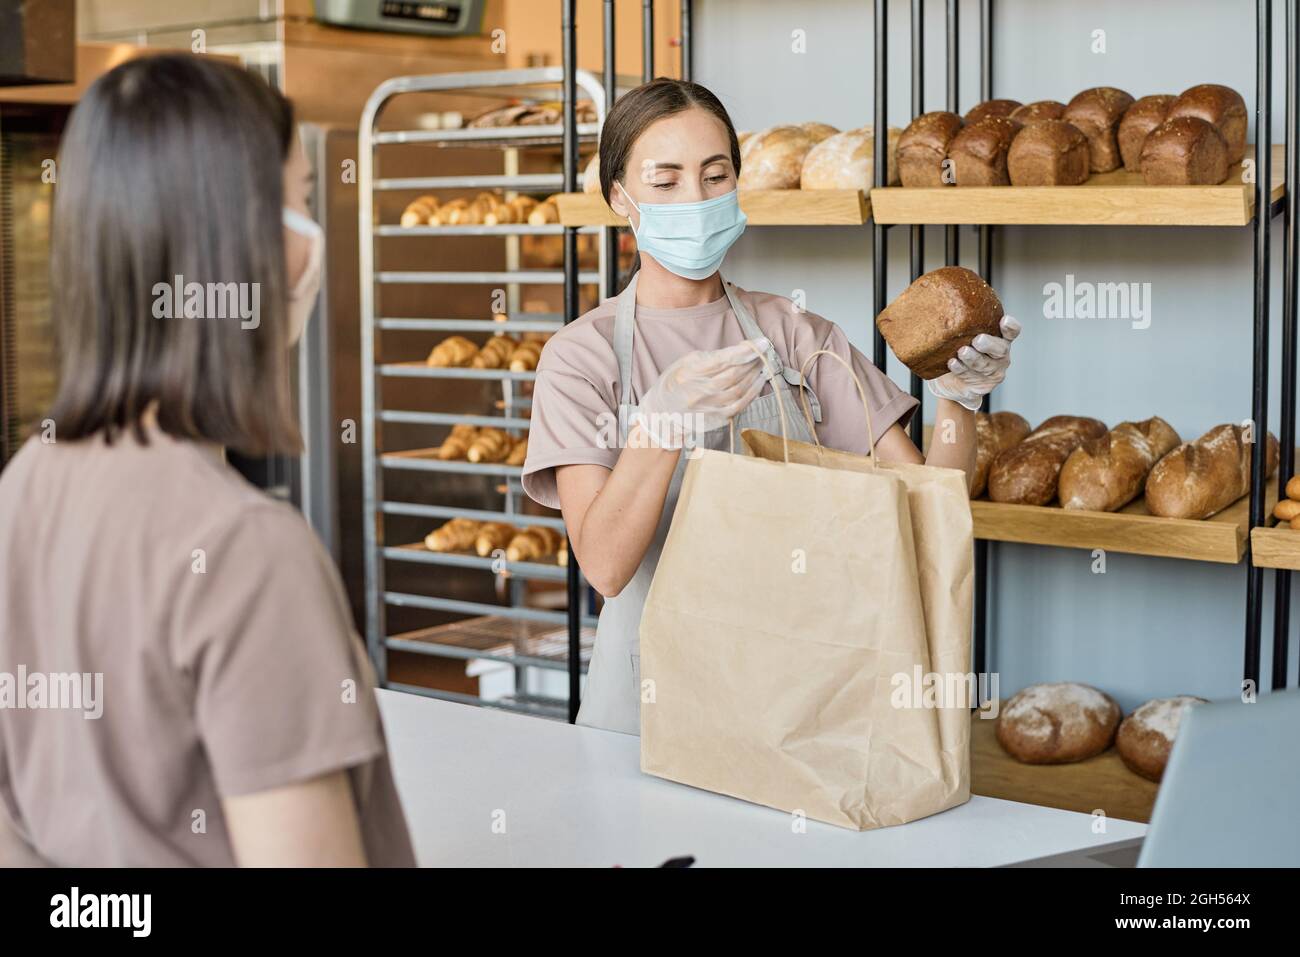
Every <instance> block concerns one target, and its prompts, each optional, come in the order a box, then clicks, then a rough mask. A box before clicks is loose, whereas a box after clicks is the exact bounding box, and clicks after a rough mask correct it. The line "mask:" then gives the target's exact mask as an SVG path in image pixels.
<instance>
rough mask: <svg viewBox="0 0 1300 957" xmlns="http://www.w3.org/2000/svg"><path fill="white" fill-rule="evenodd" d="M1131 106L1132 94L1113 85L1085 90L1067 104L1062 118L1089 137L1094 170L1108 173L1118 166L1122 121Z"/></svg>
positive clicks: (1089, 152)
mask: <svg viewBox="0 0 1300 957" xmlns="http://www.w3.org/2000/svg"><path fill="white" fill-rule="evenodd" d="M1132 105H1133V97H1131V96H1129V95H1128V94H1127V93H1125V92H1124V91H1123V90H1117V89H1115V87H1113V86H1097V87H1093V88H1092V89H1090V90H1084V91H1083V92H1082V93H1080V94H1078V95H1077V96H1075V98H1074V99H1072V100H1071V101H1070V102H1069V103H1068V104H1067V105H1066V107H1065V113H1064V115H1063V116H1062V117H1061V119H1063V120H1065V121H1066V122H1067V123H1073V124H1074V125H1075V126H1077V127H1078V128H1079V132H1080V133H1082V134H1083V135H1084V136H1086V137H1088V155H1089V157H1090V163H1091V169H1092V172H1094V173H1109V172H1110V171H1111V170H1113V169H1118V168H1119V164H1120V155H1119V140H1118V138H1117V134H1118V132H1119V122H1120V120H1121V119H1123V117H1124V113H1125V111H1127V110H1128V108H1129V107H1130V106H1132Z"/></svg>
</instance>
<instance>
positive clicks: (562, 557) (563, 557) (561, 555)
mask: <svg viewBox="0 0 1300 957" xmlns="http://www.w3.org/2000/svg"><path fill="white" fill-rule="evenodd" d="M555 564H557V565H559V566H560V567H561V568H563V567H565V566H566V565H568V564H569V540H568V538H563V539H561V540H560V547H559V549H558V550H557V551H556V552H555Z"/></svg>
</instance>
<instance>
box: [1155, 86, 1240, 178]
mask: <svg viewBox="0 0 1300 957" xmlns="http://www.w3.org/2000/svg"><path fill="white" fill-rule="evenodd" d="M1180 116H1195V117H1198V118H1200V119H1202V120H1205V121H1206V122H1208V123H1212V124H1213V125H1214V128H1215V129H1217V130H1218V131H1219V135H1220V136H1222V137H1223V141H1224V142H1225V143H1227V144H1228V162H1229V163H1240V162H1241V160H1242V157H1244V156H1245V155H1246V101H1245V100H1243V99H1242V98H1241V94H1240V93H1238V92H1237V91H1236V90H1234V89H1232V87H1229V86H1220V85H1219V84H1217V83H1202V84H1201V85H1200V86H1194V87H1192V88H1191V89H1190V90H1184V91H1183V92H1182V93H1180V94H1179V95H1178V99H1176V100H1174V102H1173V103H1172V104H1171V105H1170V107H1169V115H1168V116H1167V117H1166V119H1170V120H1173V119H1177V118H1178V117H1180Z"/></svg>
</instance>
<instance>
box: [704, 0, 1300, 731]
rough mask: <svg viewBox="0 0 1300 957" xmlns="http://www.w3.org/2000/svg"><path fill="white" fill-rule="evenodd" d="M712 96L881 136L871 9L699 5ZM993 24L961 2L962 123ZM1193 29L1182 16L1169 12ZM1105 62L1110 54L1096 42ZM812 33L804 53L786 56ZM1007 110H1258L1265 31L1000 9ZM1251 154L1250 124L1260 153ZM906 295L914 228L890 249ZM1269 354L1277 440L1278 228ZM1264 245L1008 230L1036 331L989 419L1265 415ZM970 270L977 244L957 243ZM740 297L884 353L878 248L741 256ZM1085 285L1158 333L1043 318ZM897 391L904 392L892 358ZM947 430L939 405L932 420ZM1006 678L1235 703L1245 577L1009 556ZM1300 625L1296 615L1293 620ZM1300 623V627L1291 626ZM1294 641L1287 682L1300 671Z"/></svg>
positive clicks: (1171, 564) (814, 235) (1023, 309)
mask: <svg viewBox="0 0 1300 957" xmlns="http://www.w3.org/2000/svg"><path fill="white" fill-rule="evenodd" d="M695 6H696V10H697V13H696V37H697V44H698V46H697V49H696V53H695V64H696V77H697V79H699V80H700V82H702V83H704V84H705V85H707V86H709V87H710V88H712V89H713V90H714V92H716V93H717V94H718V95H719V96H720V97H721V98H722V100H723V101H724V103H726V105H727V107H728V109H729V110H730V111H731V114H732V118H733V120H734V121H735V123H736V125H737V126H738V127H739V128H742V129H755V128H761V127H763V126H766V125H770V124H772V123H778V122H791V121H800V120H810V119H816V120H823V121H825V122H829V123H833V124H835V125H837V126H840V127H849V126H856V125H861V124H864V123H870V122H872V108H873V75H874V66H873V50H874V46H873V42H874V41H873V36H874V34H873V26H872V6H873V4H872V3H871V2H870V0H802V2H799V3H789V2H785V3H774V2H765V0H696V4H695ZM1274 6H1275V7H1276V8H1277V11H1276V12H1277V22H1276V25H1275V28H1274V38H1275V53H1274V64H1275V67H1274V75H1275V77H1276V78H1277V82H1276V83H1275V88H1274V94H1273V109H1274V116H1275V122H1274V123H1272V124H1270V125H1271V126H1272V127H1273V136H1274V140H1275V142H1276V141H1277V140H1278V139H1279V138H1280V137H1281V135H1282V131H1283V123H1282V109H1283V90H1282V78H1283V72H1284V63H1285V61H1284V59H1283V58H1284V52H1285V51H1284V47H1283V26H1282V7H1283V5H1282V4H1275V5H1274ZM889 7H890V24H889V28H890V69H889V74H890V87H889V118H890V123H891V125H897V126H903V125H906V122H907V120H908V119H909V118H910V113H911V111H910V98H911V91H910V63H909V50H910V41H909V30H910V26H909V12H910V3H905V2H901V0H894V2H891V3H890V4H889ZM978 13H979V11H978V4H977V3H976V2H973V0H963V2H962V4H961V20H962V25H963V39H962V49H961V55H962V61H963V62H962V86H961V108H962V109H963V110H965V109H967V108H969V107H970V106H971V105H973V104H974V103H975V102H976V101H977V100H978V83H979V74H978V52H979V47H978V25H979V23H978ZM1174 13H1176V16H1171V14H1174ZM926 17H927V23H926V27H927V43H926V56H927V65H928V71H927V72H928V79H927V83H926V94H927V96H926V103H925V107H926V109H941V108H943V107H944V105H945V104H944V102H943V98H944V63H945V59H944V4H943V3H942V2H938V0H930V2H928V3H927V6H926ZM1098 29H1100V30H1105V31H1106V52H1105V53H1104V54H1097V53H1093V52H1091V50H1090V47H1091V45H1092V43H1093V31H1094V30H1098ZM794 30H802V31H804V36H805V37H806V43H807V52H806V53H803V54H798V53H793V52H792V51H791V44H792V31H794ZM994 60H995V67H994V77H993V85H994V95H995V96H1008V97H1013V98H1015V99H1019V100H1022V101H1029V100H1034V99H1044V98H1053V99H1059V100H1062V101H1065V100H1068V99H1069V98H1070V97H1071V96H1072V95H1073V94H1074V93H1076V92H1078V91H1079V90H1081V89H1084V88H1086V87H1089V86H1096V85H1100V84H1106V85H1112V86H1119V87H1121V88H1123V89H1126V90H1127V91H1128V92H1130V93H1132V94H1133V95H1134V96H1141V95H1144V94H1147V93H1161V92H1168V93H1177V92H1180V91H1181V90H1182V89H1184V88H1186V87H1188V86H1191V85H1193V84H1195V83H1205V82H1217V83H1225V84H1228V85H1230V86H1232V87H1234V88H1235V89H1237V90H1238V91H1240V92H1241V94H1242V95H1243V96H1244V97H1245V98H1246V102H1247V107H1248V109H1249V110H1251V111H1252V116H1253V109H1254V100H1255V80H1254V77H1255V17H1254V4H1253V3H1250V2H1249V0H1218V2H1215V0H1186V2H1181V3H1177V4H1174V3H1165V2H1161V3H1146V4H1135V3H1132V2H1118V0H1096V2H1094V3H1091V4H1086V5H1073V4H1066V3H1063V2H1058V0H1047V2H1045V0H996V2H995V3H994ZM1251 136H1252V138H1253V121H1252V134H1251ZM891 233H892V235H891V236H890V276H889V295H890V297H891V298H892V297H893V296H894V295H896V294H897V293H898V292H899V291H901V290H902V289H903V287H904V286H905V285H906V284H907V280H908V252H907V230H906V228H900V229H896V230H892V231H891ZM1272 235H1273V245H1274V262H1275V268H1274V282H1273V315H1274V330H1275V331H1274V337H1273V355H1272V371H1271V373H1270V394H1271V396H1272V402H1271V408H1270V412H1269V416H1270V418H1269V422H1270V427H1271V428H1272V429H1273V430H1274V431H1276V423H1277V395H1278V382H1279V372H1278V368H1279V367H1278V362H1277V353H1278V350H1279V348H1280V346H1279V343H1280V338H1279V333H1278V331H1277V321H1278V314H1279V312H1280V305H1281V251H1282V246H1281V243H1282V232H1281V228H1280V225H1278V226H1275V228H1274V230H1273V234H1272ZM1252 236H1253V232H1252V230H1251V229H1250V228H1240V229H1228V228H1216V229H1174V228H1165V229H1157V228H1127V229H1118V228H1115V229H1112V228H1098V227H1092V228H1075V229H1071V228H1065V227H1046V228H1044V227H1039V228H1029V227H1003V228H999V229H998V230H997V231H996V240H995V258H994V286H995V288H996V289H997V290H998V292H999V294H1000V295H1001V297H1002V300H1003V303H1004V304H1005V306H1006V308H1007V311H1008V312H1009V313H1010V314H1012V315H1015V316H1017V317H1018V318H1020V319H1022V320H1023V321H1024V323H1025V332H1024V334H1023V336H1022V337H1021V339H1020V341H1019V342H1018V343H1017V345H1016V347H1015V361H1014V364H1013V367H1012V369H1011V371H1010V374H1009V377H1008V379H1007V382H1006V383H1005V384H1004V385H1003V386H1002V387H1001V388H1000V389H999V390H998V391H997V393H996V394H995V396H994V407H995V408H1000V409H1013V410H1015V411H1018V412H1020V413H1022V414H1023V415H1024V416H1025V417H1026V418H1028V419H1029V420H1030V421H1031V422H1032V423H1037V422H1038V421H1040V420H1042V419H1044V418H1046V417H1047V416H1049V415H1053V414H1057V413H1070V414H1079V415H1092V416H1095V417H1097V418H1100V419H1103V420H1105V421H1106V422H1107V423H1108V424H1110V425H1114V424H1115V423H1117V422H1119V421H1121V420H1123V419H1142V418H1146V417H1147V416H1150V415H1157V414H1158V415H1161V416H1163V417H1164V418H1165V419H1167V420H1168V421H1169V422H1170V423H1171V424H1172V425H1173V426H1174V427H1175V428H1176V429H1178V430H1179V432H1180V433H1181V434H1182V435H1183V437H1184V438H1188V439H1190V438H1195V437H1196V436H1197V435H1199V434H1201V433H1202V432H1204V431H1205V430H1206V429H1208V428H1209V427H1210V426H1212V425H1215V424H1217V423H1220V422H1227V421H1241V420H1242V419H1245V418H1248V417H1249V415H1250V385H1251V308H1252V306H1251V302H1252V300H1251V290H1252V269H1251V264H1252ZM927 246H928V248H927V254H928V268H935V267H937V266H940V265H942V264H943V260H942V257H943V235H942V230H941V229H940V228H938V227H935V228H932V229H931V230H929V231H928V235H927ZM962 252H963V260H964V264H965V265H967V266H970V267H971V268H975V265H976V263H975V238H974V232H973V230H972V229H970V228H966V229H963V230H962ZM726 271H727V274H728V276H729V278H732V279H734V280H735V281H736V282H738V283H739V284H741V285H742V286H748V287H751V288H763V289H767V290H771V291H773V292H780V293H784V294H787V295H788V294H789V293H790V291H791V290H793V289H803V290H806V292H807V296H808V308H809V309H811V310H812V311H815V312H819V313H821V314H823V315H826V316H827V317H829V318H831V319H833V320H835V321H836V322H838V323H839V324H840V325H841V326H843V327H844V328H845V329H846V330H847V332H848V333H849V336H850V338H851V339H852V340H853V341H854V343H855V344H856V345H857V346H858V347H859V348H861V349H863V350H864V351H866V352H868V354H870V345H871V328H872V318H873V317H872V300H871V289H872V269H871V230H870V229H869V228H861V229H854V228H848V227H845V228H836V229H817V230H800V229H798V228H787V229H754V230H750V231H749V232H748V233H747V234H746V235H745V237H744V238H743V239H742V240H741V242H740V243H739V244H738V246H737V248H736V250H735V251H734V252H733V253H732V254H731V256H730V257H729V258H728V262H727V265H726ZM1067 273H1073V274H1074V275H1075V276H1076V278H1077V279H1079V280H1092V281H1096V282H1141V283H1150V284H1151V293H1152V322H1151V325H1150V328H1147V329H1134V328H1132V326H1131V324H1130V323H1128V322H1125V321H1122V320H1059V319H1058V320H1051V319H1045V318H1043V298H1044V297H1043V287H1044V284H1046V283H1049V282H1062V281H1064V277H1065V275H1066V274H1067ZM889 371H890V374H891V375H892V376H893V377H894V380H895V381H896V382H898V383H899V384H900V385H901V386H903V387H904V388H906V384H907V372H906V370H905V369H904V368H903V367H902V366H901V365H899V364H898V363H897V362H896V361H895V360H894V359H893V358H892V356H891V359H890V367H889ZM930 408H931V411H932V409H933V403H930ZM992 553H993V557H992V560H991V567H992V569H993V584H992V587H991V591H990V600H991V607H992V609H993V611H992V615H991V619H990V632H989V635H990V664H991V667H992V668H993V669H994V670H996V671H998V672H999V673H1000V676H1001V688H1002V691H1003V693H1010V692H1011V691H1014V690H1015V689H1018V688H1020V687H1022V686H1023V685H1025V684H1028V683H1031V682H1034V681H1049V680H1076V681H1085V682H1089V683H1092V684H1095V685H1097V686H1099V687H1101V688H1103V689H1105V690H1107V691H1109V692H1111V693H1112V694H1114V695H1115V696H1116V697H1117V698H1118V699H1119V701H1120V703H1121V705H1123V706H1124V707H1125V708H1132V707H1134V706H1136V705H1137V704H1140V703H1141V702H1142V701H1144V700H1146V699H1147V698H1150V697H1154V696H1158V695H1169V694H1177V693H1188V694H1199V695H1203V696H1206V697H1220V698H1222V697H1231V696H1233V695H1235V694H1237V691H1238V684H1239V681H1240V678H1241V672H1242V653H1243V652H1242V641H1243V635H1244V622H1245V567H1244V565H1243V566H1236V567H1233V566H1222V565H1209V564H1202V563H1197V562H1184V561H1175V560H1170V559H1157V558H1144V557H1139V556H1132V555H1120V554H1111V555H1110V556H1109V557H1108V564H1107V570H1106V573H1105V574H1104V575H1097V574H1093V573H1092V571H1091V556H1090V554H1089V553H1087V552H1084V551H1078V550H1068V549H1052V548H1042V547H1037V546H1029V545H995V546H993V547H992ZM1271 585H1272V576H1271V574H1270V575H1269V577H1268V582H1267V585H1266V588H1267V589H1268V591H1267V593H1266V603H1265V633H1264V641H1263V651H1262V655H1263V668H1262V672H1261V674H1262V678H1263V681H1264V684H1265V686H1267V684H1268V681H1269V679H1270V675H1271V667H1272V665H1271V660H1272V659H1271V654H1270V648H1271V642H1272V624H1271V610H1272V592H1271ZM1296 607H1297V608H1298V609H1300V603H1298V604H1297V605H1296ZM1294 619H1295V620H1297V621H1300V614H1297V615H1295V616H1294ZM1296 659H1297V651H1296V642H1295V640H1294V638H1293V639H1292V651H1291V656H1290V661H1291V673H1292V674H1293V675H1294V674H1295V671H1296V665H1295V662H1296Z"/></svg>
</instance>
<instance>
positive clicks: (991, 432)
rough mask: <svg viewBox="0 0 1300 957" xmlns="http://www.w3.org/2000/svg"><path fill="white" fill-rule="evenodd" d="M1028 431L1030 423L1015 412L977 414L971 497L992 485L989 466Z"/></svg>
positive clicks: (977, 495)
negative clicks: (990, 483)
mask: <svg viewBox="0 0 1300 957" xmlns="http://www.w3.org/2000/svg"><path fill="white" fill-rule="evenodd" d="M1028 434H1029V422H1028V421H1027V420H1026V419H1025V418H1024V416H1020V415H1016V413H1014V412H994V413H992V414H991V415H990V414H989V413H986V412H976V413H975V477H974V480H973V481H972V482H971V488H970V497H971V498H979V497H980V496H981V495H983V494H984V490H985V489H986V488H988V484H989V467H990V466H992V465H993V460H994V459H995V458H997V457H998V455H1000V454H1001V453H1002V452H1005V451H1006V450H1007V449H1009V448H1011V447H1012V446H1013V445H1018V444H1019V443H1020V442H1021V441H1022V440H1023V439H1024V437H1025V436H1026V435H1028Z"/></svg>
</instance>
